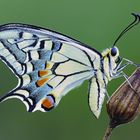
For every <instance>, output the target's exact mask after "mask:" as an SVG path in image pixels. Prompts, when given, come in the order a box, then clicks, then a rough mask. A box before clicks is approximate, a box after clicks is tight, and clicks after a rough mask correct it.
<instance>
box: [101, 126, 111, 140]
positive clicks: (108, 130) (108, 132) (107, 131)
mask: <svg viewBox="0 0 140 140" xmlns="http://www.w3.org/2000/svg"><path fill="white" fill-rule="evenodd" d="M112 130H113V128H112V127H110V125H108V127H107V129H106V132H105V135H104V137H103V140H109V137H110V135H111V133H112Z"/></svg>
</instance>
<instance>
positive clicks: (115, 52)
mask: <svg viewBox="0 0 140 140" xmlns="http://www.w3.org/2000/svg"><path fill="white" fill-rule="evenodd" d="M116 54H117V48H115V47H113V48H112V49H111V55H112V56H115V55H116Z"/></svg>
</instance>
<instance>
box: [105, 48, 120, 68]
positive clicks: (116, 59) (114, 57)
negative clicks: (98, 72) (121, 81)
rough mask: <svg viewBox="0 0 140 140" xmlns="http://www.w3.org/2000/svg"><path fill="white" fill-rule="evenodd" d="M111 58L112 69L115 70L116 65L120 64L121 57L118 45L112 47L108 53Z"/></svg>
mask: <svg viewBox="0 0 140 140" xmlns="http://www.w3.org/2000/svg"><path fill="white" fill-rule="evenodd" d="M108 57H109V60H110V65H111V69H112V70H115V69H116V67H117V66H118V65H119V64H120V62H121V59H120V56H119V49H118V48H117V47H116V46H113V47H112V48H110V52H109V54H108Z"/></svg>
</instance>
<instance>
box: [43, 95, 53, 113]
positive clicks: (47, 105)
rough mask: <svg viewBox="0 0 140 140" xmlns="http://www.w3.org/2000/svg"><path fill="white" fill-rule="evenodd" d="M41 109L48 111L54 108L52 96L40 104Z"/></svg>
mask: <svg viewBox="0 0 140 140" xmlns="http://www.w3.org/2000/svg"><path fill="white" fill-rule="evenodd" d="M41 106H42V108H44V109H45V110H46V111H49V110H50V109H52V108H53V107H54V99H53V98H52V96H47V97H46V98H45V99H44V100H43V101H42V104H41Z"/></svg>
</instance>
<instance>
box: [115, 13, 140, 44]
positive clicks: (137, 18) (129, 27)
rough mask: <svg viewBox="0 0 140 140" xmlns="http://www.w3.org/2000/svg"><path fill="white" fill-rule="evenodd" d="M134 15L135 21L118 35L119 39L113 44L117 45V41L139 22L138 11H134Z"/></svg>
mask: <svg viewBox="0 0 140 140" xmlns="http://www.w3.org/2000/svg"><path fill="white" fill-rule="evenodd" d="M132 15H133V16H134V18H135V19H134V21H133V22H131V23H130V24H129V25H128V26H127V27H126V28H125V29H124V30H123V31H122V32H121V33H120V35H119V36H118V37H117V39H116V40H115V41H114V43H113V46H115V45H116V43H117V42H118V40H119V39H120V38H121V37H122V36H123V35H124V34H125V33H126V32H127V31H129V30H130V29H131V28H133V27H134V26H136V25H137V24H139V22H140V15H139V14H136V13H132Z"/></svg>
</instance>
